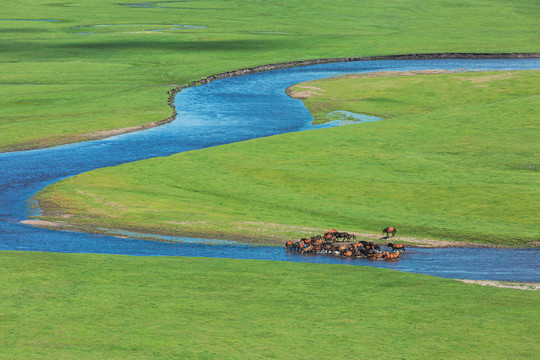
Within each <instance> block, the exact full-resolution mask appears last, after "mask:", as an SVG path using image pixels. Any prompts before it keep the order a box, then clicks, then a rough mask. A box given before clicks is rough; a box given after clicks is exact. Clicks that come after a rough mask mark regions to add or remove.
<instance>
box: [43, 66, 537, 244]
mask: <svg viewBox="0 0 540 360" xmlns="http://www.w3.org/2000/svg"><path fill="white" fill-rule="evenodd" d="M539 84H540V71H512V72H486V73H483V72H478V73H475V72H474V73H473V72H468V73H447V74H430V75H426V74H421V75H414V76H396V74H395V73H390V74H386V76H381V77H365V76H345V77H341V78H336V79H327V80H319V81H312V82H308V83H302V84H298V85H296V86H293V87H292V88H290V89H289V93H292V92H297V93H302V92H305V91H308V92H311V93H314V94H312V95H311V96H310V97H309V98H307V99H305V104H306V106H307V107H308V109H309V110H310V111H311V112H312V114H313V115H314V117H315V119H318V120H321V119H322V120H324V117H325V116H326V114H327V113H328V112H332V111H336V110H347V111H351V112H355V113H362V114H369V115H376V116H380V117H382V118H383V120H382V121H377V122H372V123H365V124H356V125H349V126H341V127H336V128H331V129H324V130H314V131H307V132H300V133H291V134H285V135H279V136H273V137H268V138H264V139H256V140H252V141H247V142H242V143H236V144H230V145H224V146H219V147H215V148H210V149H204V150H199V151H193V152H189V153H181V154H177V155H173V156H170V157H166V158H155V159H150V160H145V161H139V162H136V163H130V164H123V165H120V166H116V167H110V168H104V169H99V170H95V171H91V172H88V173H84V174H80V175H77V176H76V177H74V178H68V179H65V180H62V181H60V182H58V183H56V184H53V185H51V186H48V187H47V188H45V189H44V190H42V191H41V192H39V193H38V194H37V196H36V198H37V200H38V203H39V206H40V208H41V209H42V210H43V213H44V216H42V217H40V218H41V219H43V220H49V221H60V222H67V223H69V224H74V225H77V226H79V227H81V228H83V229H86V230H89V231H92V229H94V228H100V227H105V228H115V229H124V230H135V231H140V232H143V233H161V234H175V235H187V236H190V235H191V236H200V237H206V238H220V239H232V240H240V241H247V242H257V243H274V244H276V243H277V244H282V243H281V241H282V240H284V239H293V238H300V237H305V236H309V235H316V234H318V233H322V231H324V230H325V229H328V228H334V227H335V228H339V229H342V230H347V231H356V232H360V233H363V232H367V233H372V234H380V231H381V229H383V228H384V227H387V226H390V225H392V226H396V227H397V229H398V235H400V236H406V237H420V238H421V237H430V238H435V239H444V240H453V241H466V242H476V243H484V244H498V245H505V246H534V244H535V241H537V240H538V234H539V233H540V228H539V225H538V221H537V220H538V217H537V215H538V214H539V213H540V206H539V204H540V178H539V177H538V169H539V168H538V166H539V165H538V154H539V153H540V143H539V142H538V138H539V136H540V130H539V128H538V114H537V110H538V108H539V107H540V95H539ZM200 164H212V166H201V165H200ZM126 189H129V190H126ZM536 246H537V243H536Z"/></svg>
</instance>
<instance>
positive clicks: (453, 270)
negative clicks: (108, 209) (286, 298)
mask: <svg viewBox="0 0 540 360" xmlns="http://www.w3.org/2000/svg"><path fill="white" fill-rule="evenodd" d="M539 68H540V60H539V59H493V60H485V59H482V60H470V59H469V60H459V59H452V60H378V61H358V62H348V63H333V64H323V65H312V66H305V67H297V68H291V69H282V70H274V71H268V72H261V73H256V74H250V75H244V76H238V77H234V78H228V79H222V80H218V81H214V82H211V83H209V84H206V85H203V86H198V87H193V88H188V89H185V90H183V91H182V92H180V93H179V94H177V96H176V99H175V106H176V107H177V110H178V117H177V118H176V119H175V120H174V121H173V122H171V123H169V124H166V125H162V126H159V127H156V128H151V129H148V130H145V131H140V132H134V133H129V134H123V135H118V136H114V137H110V138H107V139H103V140H97V141H89V142H83V143H77V144H70V145H64V146H58V147H54V148H48V149H41V150H32V151H23V152H13V153H5V154H0V250H20V251H46V252H63V253H100V254H125V255H137V256H204V257H215V258H236V259H259V260H279V261H295V262H314V263H327V264H350V265H369V266H375V267H384V268H390V269H396V270H401V271H408V272H416V273H423V274H429V275H435V276H440V277H446V278H461V279H483V280H505V281H534V282H540V266H539V260H540V250H539V249H489V248H448V249H421V248H411V249H410V250H409V251H407V252H406V253H405V254H404V255H403V259H402V260H400V261H394V262H389V261H368V260H365V259H343V258H340V257H335V256H322V255H319V256H300V255H296V254H290V253H285V251H284V250H283V248H275V247H262V246H261V247H252V246H245V245H230V244H224V245H210V244H207V243H205V242H204V241H203V240H202V239H200V240H201V241H200V242H198V241H197V239H185V240H186V242H182V241H180V242H157V241H144V240H138V239H134V238H127V239H125V238H120V237H115V236H107V235H93V234H85V233H78V232H69V231H53V230H47V229H40V228H36V227H33V226H29V225H23V224H20V223H19V222H20V221H21V220H24V219H27V218H28V217H29V216H32V215H35V214H36V210H35V209H34V208H33V207H32V204H31V202H30V201H31V200H30V199H31V197H32V196H33V195H34V194H35V193H36V192H37V191H39V190H41V189H42V188H43V187H45V186H47V185H49V184H51V183H54V182H56V181H59V180H61V179H63V178H65V177H69V176H74V175H76V174H79V173H82V172H85V171H90V170H94V169H97V168H102V167H106V166H114V165H118V164H122V163H126V162H132V161H137V160H142V159H148V158H153V157H158V156H168V155H172V154H176V153H179V152H183V151H190V150H195V149H201V148H206V147H211V146H216V145H222V144H227V143H232V142H237V141H244V140H249V139H254V138H259V137H264V136H271V135H276V134H282V133H288V132H294V131H304V130H311V129H317V128H321V126H320V125H319V126H313V125H311V121H312V117H311V115H310V114H309V112H308V111H307V109H306V108H305V107H304V106H303V103H302V102H301V101H299V100H294V99H291V98H290V97H288V96H287V95H286V94H285V91H284V90H285V89H286V88H287V87H288V86H290V85H293V84H295V83H298V82H302V81H308V80H314V79H321V78H328V77H333V76H337V75H341V74H347V73H365V72H376V71H413V70H432V69H437V70H459V69H467V70H478V71H480V70H529V69H539ZM325 126H326V127H329V126H336V124H328V125H325ZM358 126H362V125H358ZM180 240H181V239H180Z"/></svg>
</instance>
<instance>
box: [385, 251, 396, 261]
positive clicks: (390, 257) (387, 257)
mask: <svg viewBox="0 0 540 360" xmlns="http://www.w3.org/2000/svg"><path fill="white" fill-rule="evenodd" d="M398 257H399V251H395V252H392V253H389V252H388V251H385V252H383V258H384V260H396V259H397V258H398Z"/></svg>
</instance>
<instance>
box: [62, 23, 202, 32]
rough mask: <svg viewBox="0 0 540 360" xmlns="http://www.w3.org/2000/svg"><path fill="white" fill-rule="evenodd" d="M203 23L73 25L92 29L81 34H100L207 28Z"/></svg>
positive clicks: (79, 28)
mask: <svg viewBox="0 0 540 360" xmlns="http://www.w3.org/2000/svg"><path fill="white" fill-rule="evenodd" d="M205 28H206V26H203V25H185V24H96V25H78V26H72V27H71V29H72V30H81V29H89V30H91V31H83V32H77V34H79V35H98V34H114V33H116V34H122V33H124V34H142V33H153V32H160V31H177V30H190V29H205Z"/></svg>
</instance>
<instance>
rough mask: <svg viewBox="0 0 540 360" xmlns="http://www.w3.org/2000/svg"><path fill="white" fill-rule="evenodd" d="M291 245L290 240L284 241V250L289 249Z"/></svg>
mask: <svg viewBox="0 0 540 360" xmlns="http://www.w3.org/2000/svg"><path fill="white" fill-rule="evenodd" d="M292 245H293V242H292V240H289V241H287V242H286V243H285V250H291V248H292Z"/></svg>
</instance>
